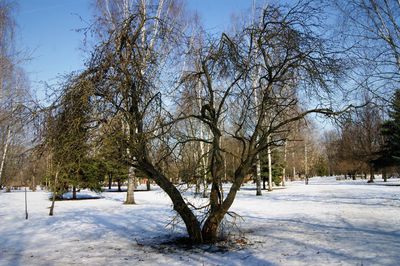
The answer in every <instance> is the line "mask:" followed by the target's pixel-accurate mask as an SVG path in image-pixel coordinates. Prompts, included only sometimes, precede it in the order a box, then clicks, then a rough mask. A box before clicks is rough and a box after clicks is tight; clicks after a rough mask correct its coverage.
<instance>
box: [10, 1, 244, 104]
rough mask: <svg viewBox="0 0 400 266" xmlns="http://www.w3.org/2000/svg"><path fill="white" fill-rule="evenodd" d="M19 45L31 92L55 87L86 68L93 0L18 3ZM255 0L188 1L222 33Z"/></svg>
mask: <svg viewBox="0 0 400 266" xmlns="http://www.w3.org/2000/svg"><path fill="white" fill-rule="evenodd" d="M16 2H17V5H18V9H17V12H16V20H17V24H18V28H17V46H18V48H19V50H24V51H28V54H29V57H30V58H31V59H30V60H29V61H26V62H24V68H25V70H26V71H27V73H28V76H29V79H30V81H31V85H32V89H33V90H35V91H38V92H39V95H38V96H39V97H40V98H42V97H43V93H41V91H42V88H43V84H42V82H47V83H49V84H54V83H55V82H56V81H57V77H60V75H63V74H66V73H69V72H71V71H75V70H80V69H81V68H82V67H83V62H84V58H85V53H84V52H83V51H82V47H83V45H82V42H83V33H82V32H77V31H76V30H77V29H80V28H84V27H85V26H87V25H88V22H89V21H90V19H91V16H92V14H93V10H92V8H91V3H92V2H93V1H92V0H17V1H16ZM251 5H252V0H187V7H188V8H189V9H191V10H196V11H197V12H198V14H199V15H200V17H201V19H202V21H203V23H204V25H205V27H206V29H209V30H212V31H222V30H223V29H225V28H226V27H228V25H229V22H230V20H231V16H232V14H239V13H240V12H243V11H245V10H249V8H250V7H251Z"/></svg>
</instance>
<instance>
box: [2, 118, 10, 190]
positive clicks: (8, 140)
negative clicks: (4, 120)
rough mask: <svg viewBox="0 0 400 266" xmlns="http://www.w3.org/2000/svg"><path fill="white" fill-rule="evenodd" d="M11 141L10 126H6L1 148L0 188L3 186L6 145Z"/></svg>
mask: <svg viewBox="0 0 400 266" xmlns="http://www.w3.org/2000/svg"><path fill="white" fill-rule="evenodd" d="M10 141H11V129H10V126H7V137H6V143H5V145H4V149H3V156H2V158H1V164H0V188H1V187H2V186H3V183H4V182H3V179H2V178H3V170H4V164H5V161H6V155H7V150H8V145H9V144H10Z"/></svg>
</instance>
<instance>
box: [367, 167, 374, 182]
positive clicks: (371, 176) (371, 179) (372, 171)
mask: <svg viewBox="0 0 400 266" xmlns="http://www.w3.org/2000/svg"><path fill="white" fill-rule="evenodd" d="M370 171H371V172H370V176H369V180H368V183H374V169H373V168H372V167H371V169H370Z"/></svg>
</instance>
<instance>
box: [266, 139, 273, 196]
mask: <svg viewBox="0 0 400 266" xmlns="http://www.w3.org/2000/svg"><path fill="white" fill-rule="evenodd" d="M270 138H271V137H270V136H269V135H268V138H267V141H268V143H269V142H270V140H271V139H270ZM267 152H268V191H272V158H271V145H270V144H268V148H267Z"/></svg>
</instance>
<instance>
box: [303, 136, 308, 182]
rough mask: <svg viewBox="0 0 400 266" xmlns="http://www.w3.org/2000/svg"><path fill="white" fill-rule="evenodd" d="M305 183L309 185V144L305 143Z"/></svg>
mask: <svg viewBox="0 0 400 266" xmlns="http://www.w3.org/2000/svg"><path fill="white" fill-rule="evenodd" d="M304 181H305V183H306V185H308V154H307V142H305V141H304Z"/></svg>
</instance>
